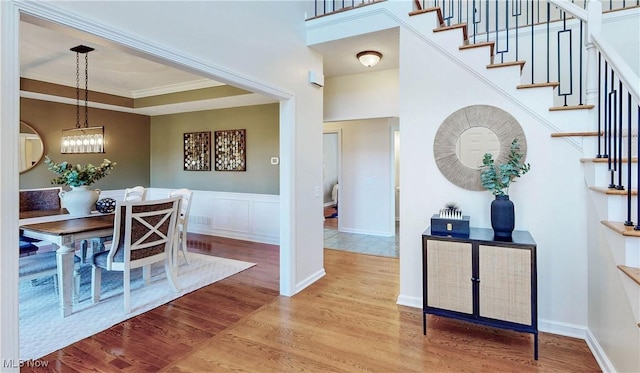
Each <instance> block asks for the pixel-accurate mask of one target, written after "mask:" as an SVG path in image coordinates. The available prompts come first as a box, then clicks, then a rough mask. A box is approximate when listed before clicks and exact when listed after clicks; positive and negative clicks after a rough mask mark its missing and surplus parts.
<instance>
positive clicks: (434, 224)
mask: <svg viewBox="0 0 640 373" xmlns="http://www.w3.org/2000/svg"><path fill="white" fill-rule="evenodd" d="M431 234H437V235H442V236H456V237H468V236H469V216H468V215H463V216H462V219H452V218H441V217H440V215H438V214H435V215H433V216H432V217H431Z"/></svg>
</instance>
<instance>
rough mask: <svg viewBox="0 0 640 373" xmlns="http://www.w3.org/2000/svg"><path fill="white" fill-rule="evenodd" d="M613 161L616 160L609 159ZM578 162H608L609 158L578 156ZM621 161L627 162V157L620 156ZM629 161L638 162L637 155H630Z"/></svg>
mask: <svg viewBox="0 0 640 373" xmlns="http://www.w3.org/2000/svg"><path fill="white" fill-rule="evenodd" d="M614 161H616V162H617V160H614V159H612V160H611V162H614ZM580 162H582V163H586V162H593V163H607V162H609V159H608V158H580ZM622 163H627V158H622ZM631 163H638V157H631Z"/></svg>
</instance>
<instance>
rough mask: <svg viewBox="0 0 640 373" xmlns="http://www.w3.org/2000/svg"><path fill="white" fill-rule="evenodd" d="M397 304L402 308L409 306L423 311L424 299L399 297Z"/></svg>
mask: <svg viewBox="0 0 640 373" xmlns="http://www.w3.org/2000/svg"><path fill="white" fill-rule="evenodd" d="M396 304H398V305H401V306H407V307H412V308H420V309H422V298H418V297H408V296H406V295H399V296H398V300H397V301H396Z"/></svg>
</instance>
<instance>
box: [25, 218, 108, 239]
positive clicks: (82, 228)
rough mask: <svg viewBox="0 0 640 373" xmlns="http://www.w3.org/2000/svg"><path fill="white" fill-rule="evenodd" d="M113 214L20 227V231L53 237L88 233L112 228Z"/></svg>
mask: <svg viewBox="0 0 640 373" xmlns="http://www.w3.org/2000/svg"><path fill="white" fill-rule="evenodd" d="M114 217H115V215H114V214H106V215H96V216H88V217H83V218H78V219H69V220H60V221H51V222H47V223H36V224H26V225H21V226H20V229H25V230H30V231H34V232H41V233H47V234H54V235H58V236H60V235H63V234H72V233H80V232H90V231H95V230H100V229H105V228H113V219H114Z"/></svg>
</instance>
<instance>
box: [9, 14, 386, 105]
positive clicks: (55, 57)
mask: <svg viewBox="0 0 640 373" xmlns="http://www.w3.org/2000/svg"><path fill="white" fill-rule="evenodd" d="M48 26H49V25H44V26H40V25H36V24H33V23H29V22H25V21H22V22H21V23H20V74H21V77H23V78H29V79H34V80H40V81H45V82H49V83H55V84H62V85H66V86H72V87H75V86H76V53H75V52H72V51H70V49H71V48H73V47H75V46H77V45H87V46H90V47H92V48H95V50H94V51H92V52H89V53H88V59H89V90H91V91H99V92H104V93H109V94H114V95H118V96H123V97H128V98H139V97H146V96H153V95H158V94H165V93H172V92H180V91H186V90H190V89H197V88H205V87H212V86H217V85H220V84H221V83H219V82H216V81H214V80H211V79H207V78H203V77H201V76H198V75H194V74H192V73H189V72H186V71H182V70H179V69H176V68H173V67H170V66H167V65H164V64H161V63H157V62H153V61H151V60H150V59H145V58H141V57H138V56H135V55H133V54H132V53H128V52H127V51H125V50H124V49H123V48H117V47H115V46H114V45H113V44H112V43H111V42H108V41H106V40H101V39H99V38H97V37H95V36H92V35H87V34H83V33H81V32H79V31H77V30H71V29H68V28H64V27H61V26H55V27H53V26H52V27H48ZM311 48H312V49H313V50H315V51H317V52H319V53H320V54H321V55H323V59H324V75H325V78H329V77H333V76H341V75H350V74H360V73H365V72H371V71H377V70H386V69H395V68H397V67H398V29H391V30H385V31H381V32H376V33H371V34H367V35H362V36H357V37H352V38H345V39H341V40H338V41H334V42H330V43H323V44H318V45H314V46H312V47H311ZM363 50H376V51H379V52H381V53H382V54H383V57H382V60H381V61H380V63H379V64H378V65H376V66H374V67H371V68H366V67H364V66H362V65H361V64H360V63H359V61H358V60H357V58H356V54H357V53H358V52H361V51H363ZM80 87H81V88H83V87H84V55H82V54H81V55H80ZM22 95H23V96H24V97H27V96H28V97H32V98H39V99H48V100H54V101H58V102H65V103H70V104H75V100H70V99H64V98H59V97H58V98H53V97H51V96H45V95H40V94H34V93H27V92H23V93H22ZM89 101H91V97H90V96H89ZM272 102H275V101H274V100H273V99H271V98H268V97H266V96H262V95H259V94H247V95H237V96H233V97H225V98H220V99H210V100H202V101H196V102H191V103H180V104H173V105H164V106H156V107H147V108H140V109H126V108H122V107H115V106H109V105H98V104H90V105H91V106H96V107H99V106H101V107H103V108H107V109H112V110H119V111H128V112H134V113H139V114H145V115H162V114H170V113H176V112H187V111H199V110H209V109H221V108H225V107H238V106H248V105H258V104H265V103H272Z"/></svg>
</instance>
